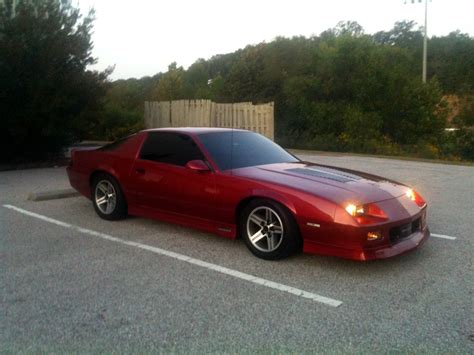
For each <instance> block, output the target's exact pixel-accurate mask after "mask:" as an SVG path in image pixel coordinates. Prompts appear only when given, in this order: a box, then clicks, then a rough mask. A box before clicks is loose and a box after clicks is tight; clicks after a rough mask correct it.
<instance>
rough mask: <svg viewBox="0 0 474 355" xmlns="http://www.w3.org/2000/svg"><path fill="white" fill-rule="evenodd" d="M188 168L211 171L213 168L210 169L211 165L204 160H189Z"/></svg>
mask: <svg viewBox="0 0 474 355" xmlns="http://www.w3.org/2000/svg"><path fill="white" fill-rule="evenodd" d="M186 168H187V169H189V170H194V171H198V172H205V171H211V169H209V166H207V164H206V163H204V162H203V161H202V160H191V161H188V162H187V164H186Z"/></svg>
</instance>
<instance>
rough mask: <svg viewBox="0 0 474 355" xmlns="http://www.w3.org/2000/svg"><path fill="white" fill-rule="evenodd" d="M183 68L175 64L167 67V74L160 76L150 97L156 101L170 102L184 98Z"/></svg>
mask: <svg viewBox="0 0 474 355" xmlns="http://www.w3.org/2000/svg"><path fill="white" fill-rule="evenodd" d="M183 73H184V69H183V67H178V66H177V64H176V62H174V63H171V64H170V65H169V66H168V72H167V73H166V74H163V75H161V77H160V78H159V80H158V84H157V85H156V87H155V89H154V90H153V91H152V94H151V97H152V99H153V100H156V101H170V100H179V99H183V98H184V81H183Z"/></svg>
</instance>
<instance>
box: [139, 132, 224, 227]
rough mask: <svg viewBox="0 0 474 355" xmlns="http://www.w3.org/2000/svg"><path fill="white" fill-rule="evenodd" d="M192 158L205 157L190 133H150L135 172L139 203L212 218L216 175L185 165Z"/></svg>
mask: <svg viewBox="0 0 474 355" xmlns="http://www.w3.org/2000/svg"><path fill="white" fill-rule="evenodd" d="M191 160H205V158H204V155H203V154H202V152H201V151H200V149H199V147H198V146H197V145H196V143H195V142H194V140H193V138H192V137H190V136H189V135H187V134H183V133H178V132H148V136H147V138H146V139H145V142H144V143H143V146H142V148H141V151H140V155H139V157H138V158H137V160H136V161H135V164H134V169H133V172H132V174H133V180H134V185H135V191H136V198H137V204H138V205H139V206H141V207H145V208H147V209H150V210H157V211H162V212H171V213H174V214H180V215H187V216H190V217H197V218H201V219H206V220H213V219H214V216H215V193H216V187H215V174H214V172H212V171H211V170H209V171H195V170H191V169H188V168H186V164H187V163H188V162H189V161H191Z"/></svg>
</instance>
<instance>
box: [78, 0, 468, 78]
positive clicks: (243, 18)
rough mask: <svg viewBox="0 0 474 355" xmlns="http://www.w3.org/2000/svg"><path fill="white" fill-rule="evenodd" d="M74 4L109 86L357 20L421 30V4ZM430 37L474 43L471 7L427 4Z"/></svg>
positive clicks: (222, 0)
mask: <svg viewBox="0 0 474 355" xmlns="http://www.w3.org/2000/svg"><path fill="white" fill-rule="evenodd" d="M415 1H416V2H415V3H414V4H412V3H411V0H406V2H407V3H406V4H405V0H325V1H322V0H253V1H251V0H238V1H236V0H199V1H192V0H76V4H77V5H79V7H80V9H81V10H82V12H83V13H87V11H88V10H89V9H90V8H91V7H93V8H94V9H95V11H96V21H95V24H94V33H93V42H94V49H93V55H94V56H95V57H97V59H98V63H97V64H96V65H95V66H94V67H93V69H97V70H102V69H105V68H107V67H109V66H113V65H115V70H114V72H113V74H112V75H111V77H110V78H111V79H113V80H115V79H126V78H130V77H135V78H140V77H143V76H148V75H149V76H151V75H154V74H156V73H158V72H163V71H166V70H167V68H168V65H169V64H170V63H172V62H177V63H178V66H183V67H184V68H187V67H189V66H190V65H191V64H192V63H194V62H195V61H196V60H197V59H198V58H204V59H208V58H210V57H212V56H213V55H215V54H224V53H229V52H233V51H235V50H237V49H239V48H243V47H245V46H246V45H248V44H257V43H260V42H263V41H266V42H269V41H271V40H272V39H274V38H275V37H277V36H285V37H291V36H298V35H304V36H310V35H313V34H316V35H317V34H320V33H321V32H323V31H324V30H326V29H328V28H332V27H334V26H336V24H337V23H338V22H339V21H349V20H350V21H357V22H358V23H359V24H360V25H362V27H363V28H364V29H365V32H366V33H375V32H377V31H381V30H389V29H391V28H392V27H393V25H394V23H395V22H396V21H401V20H414V21H416V22H417V23H419V24H420V25H423V23H424V4H421V3H418V0H415ZM428 4H429V17H428V19H429V22H428V35H429V36H432V35H437V36H441V35H446V34H448V33H450V32H452V31H455V30H460V31H461V32H464V33H468V34H470V35H471V36H474V20H473V18H474V16H473V15H474V1H473V0H432V1H431V2H429V3H428Z"/></svg>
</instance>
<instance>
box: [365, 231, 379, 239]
mask: <svg viewBox="0 0 474 355" xmlns="http://www.w3.org/2000/svg"><path fill="white" fill-rule="evenodd" d="M377 239H382V233H381V232H369V233H367V240H377Z"/></svg>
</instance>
